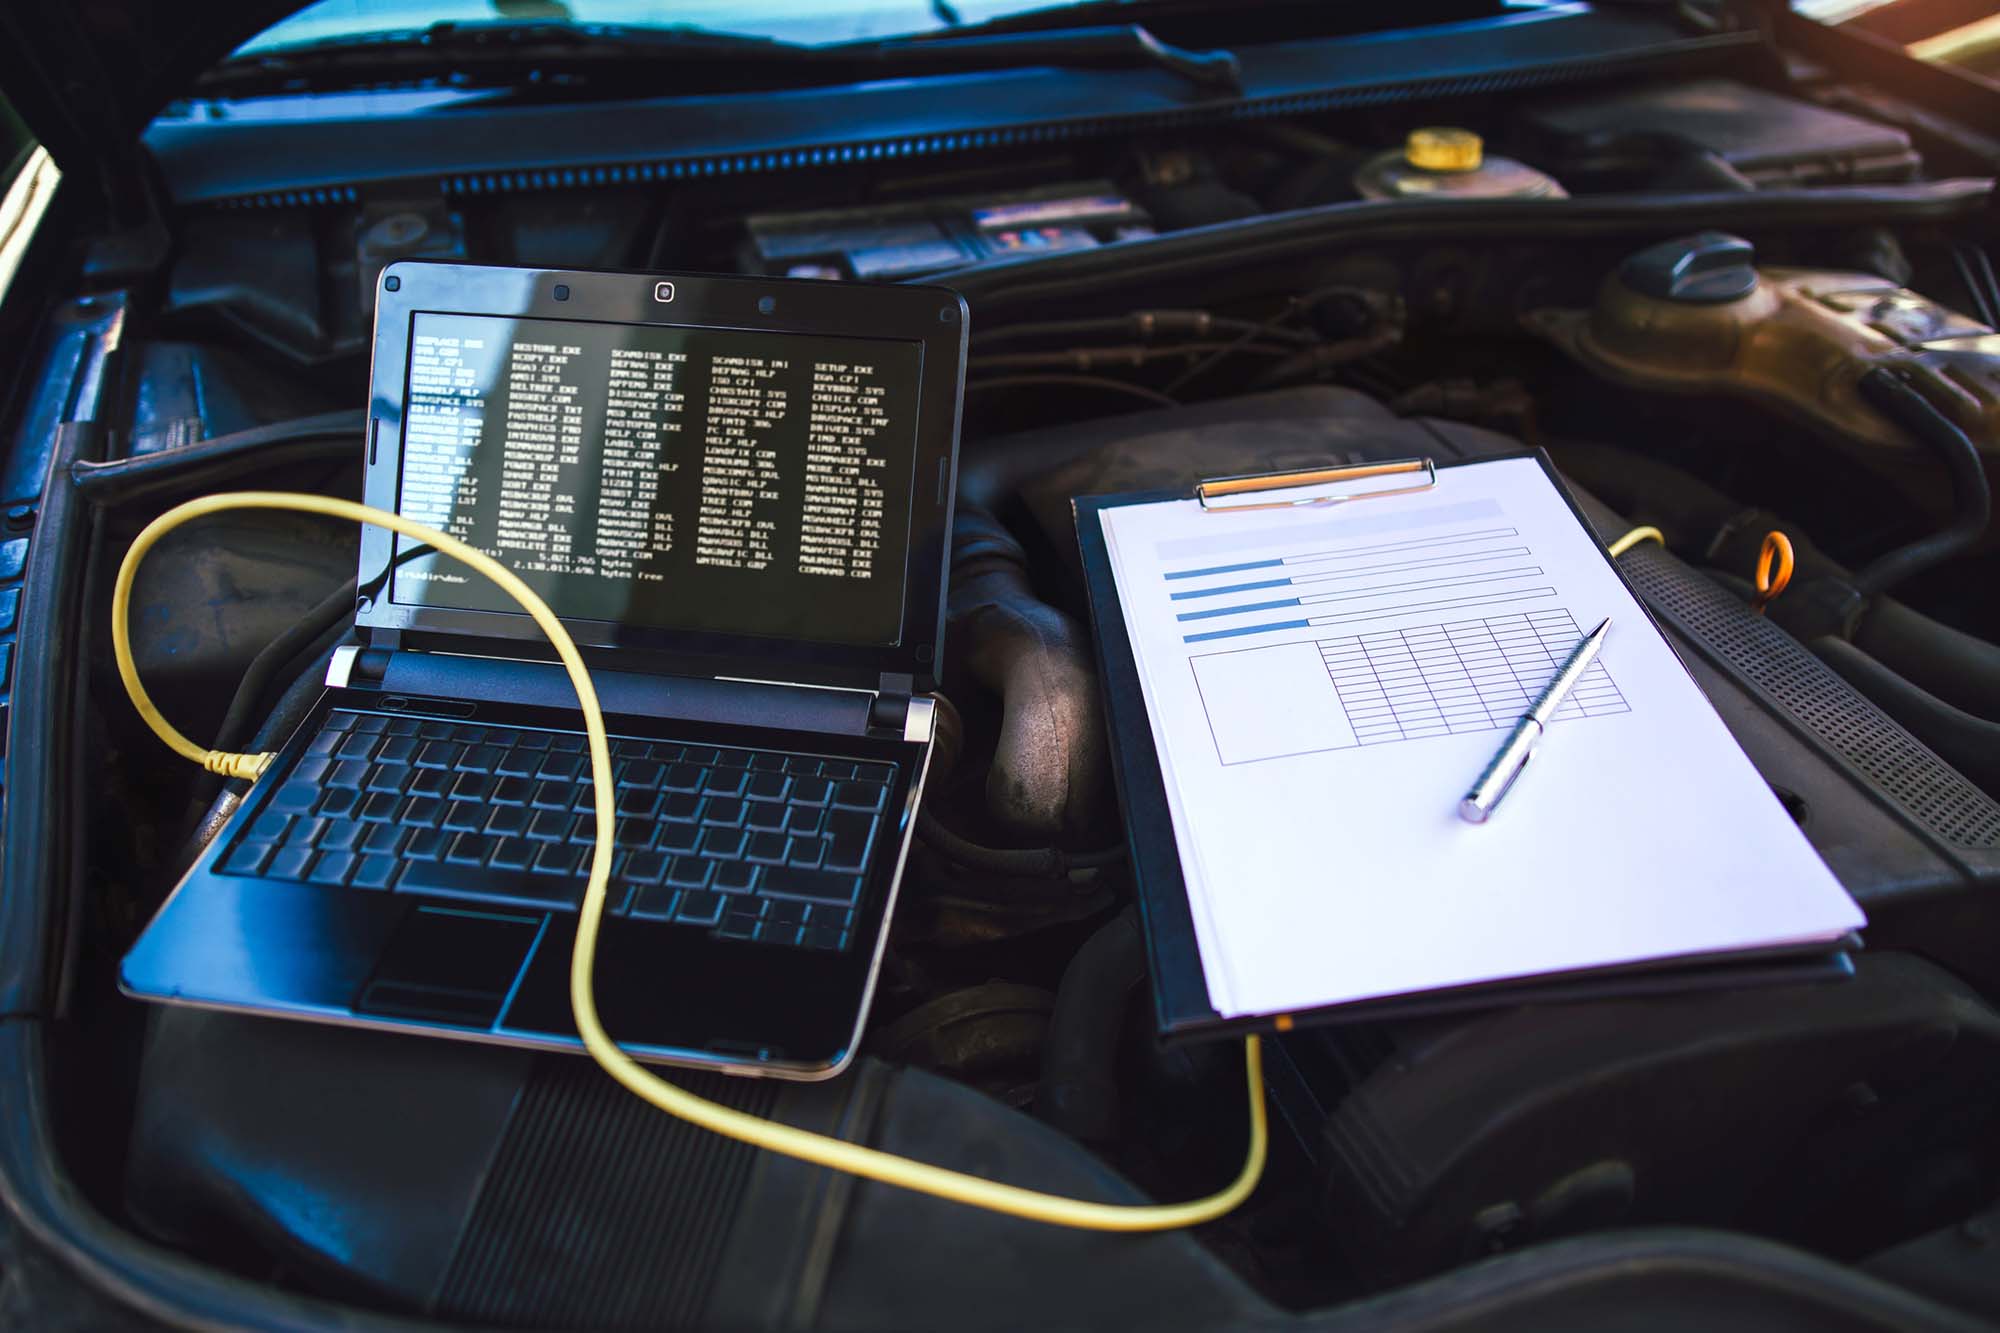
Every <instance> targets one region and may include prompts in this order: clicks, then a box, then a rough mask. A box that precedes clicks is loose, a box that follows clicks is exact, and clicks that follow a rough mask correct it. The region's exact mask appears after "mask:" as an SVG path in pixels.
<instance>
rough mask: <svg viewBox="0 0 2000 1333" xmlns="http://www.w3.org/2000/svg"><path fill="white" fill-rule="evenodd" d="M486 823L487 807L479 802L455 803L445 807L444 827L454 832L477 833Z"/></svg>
mask: <svg viewBox="0 0 2000 1333" xmlns="http://www.w3.org/2000/svg"><path fill="white" fill-rule="evenodd" d="M485 822H486V807H485V806H483V805H481V804H479V802H477V801H453V802H452V803H451V804H450V805H449V806H446V807H445V812H444V826H445V827H446V828H448V829H451V830H452V831H453V832H456V833H472V832H476V831H477V830H478V828H479V826H480V825H481V824H483V823H485Z"/></svg>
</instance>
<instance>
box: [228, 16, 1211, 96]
mask: <svg viewBox="0 0 2000 1333" xmlns="http://www.w3.org/2000/svg"><path fill="white" fill-rule="evenodd" d="M651 64H658V65H662V66H672V67H674V68H676V69H678V70H684V71H686V70H702V69H707V70H710V71H713V72H715V73H716V74H717V76H718V78H719V79H721V80H723V81H724V82H726V83H729V84H731V85H732V86H733V85H737V84H740V83H741V78H740V76H741V74H742V73H743V72H744V71H747V70H750V69H753V68H762V69H768V70H771V71H772V72H773V73H774V74H776V75H777V76H778V82H779V83H780V84H782V85H785V86H794V85H799V84H807V83H832V82H838V81H841V80H858V79H867V78H880V77H894V76H899V75H920V74H945V73H953V72H957V71H971V70H987V69H1011V68H1014V67H1016V66H1021V65H1054V66H1059V67H1080V68H1101V67H1106V66H1109V67H1119V68H1123V67H1132V66H1152V67H1155V68H1158V69H1163V70H1166V71H1168V72H1170V73H1172V74H1175V75H1178V76H1179V77H1181V78H1184V79H1186V80H1188V81H1189V82H1190V83H1193V84H1195V85H1196V86H1198V87H1201V88H1212V89H1217V90H1220V91H1224V92H1229V93H1236V92H1240V91H1241V90H1242V80H1241V70H1240V67H1239V65H1238V63H1237V60H1236V57H1235V56H1234V55H1232V54H1231V53H1230V52H1228V51H1185V50H1182V49H1180V48H1179V47H1174V46H1169V45H1167V44H1166V43H1165V42H1162V41H1161V40H1159V38H1157V37H1155V36H1153V34H1152V33H1150V32H1148V31H1146V30H1145V29H1144V28H1142V27H1139V26H1138V25H1136V24H1128V25H1124V26H1119V27H1101V28H1061V29H1053V30H1048V31H1034V32H1019V33H980V32H976V31H974V32H965V33H946V34H943V35H939V36H935V37H916V38H897V39H892V40H885V41H877V42H853V43H847V44H844V45H840V46H819V47H814V46H799V45H796V44H793V43H790V42H781V41H776V40H773V39H771V38H765V37H749V36H742V35H739V34H735V33H724V32H709V31H705V30H702V29H689V28H664V29H662V28H644V27H626V26H621V25H610V24H588V25H575V26H571V25H566V24H557V23H539V22H538V23H505V22H503V23H439V24H434V25H432V26H431V27H430V28H427V29H423V30H420V31H415V32H406V33H395V34H372V35H370V36H368V37H365V38H346V39H333V40H329V41H325V42H315V43H312V44H311V45H307V46H299V47H294V48H288V49H281V50H276V51H267V52H254V53H251V54H249V55H242V56H236V57H233V58H232V59H229V60H226V61H224V62H223V63H222V64H220V65H218V66H216V67H215V68H214V69H213V70H210V71H209V72H208V73H207V74H205V75H203V76H202V78H201V79H200V81H199V83H198V84H197V87H198V89H199V90H200V91H201V92H202V93H205V94H208V95H210V96H220V97H251V96H257V95H259V94H269V93H286V92H300V91H320V90H325V89H329V88H351V87H359V86H365V85H367V84H369V83H371V82H377V81H381V80H412V79H425V78H431V79H456V78H469V79H470V80H471V81H472V82H473V83H474V84H476V85H483V86H488V87H491V86H495V85H498V84H502V83H504V81H505V80H504V79H503V78H502V77H500V75H501V74H507V75H511V74H514V73H516V72H518V71H520V70H524V69H537V70H541V71H543V72H559V73H561V74H563V75H566V76H583V77H586V78H587V77H589V76H590V75H591V74H592V73H593V72H604V73H613V72H615V71H617V70H619V69H621V68H622V69H633V68H640V67H644V66H647V65H651Z"/></svg>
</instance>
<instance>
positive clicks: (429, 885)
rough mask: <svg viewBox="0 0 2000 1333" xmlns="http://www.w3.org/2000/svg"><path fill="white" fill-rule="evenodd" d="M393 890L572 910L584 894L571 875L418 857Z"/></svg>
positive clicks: (484, 901) (579, 884)
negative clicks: (556, 874) (495, 868)
mask: <svg viewBox="0 0 2000 1333" xmlns="http://www.w3.org/2000/svg"><path fill="white" fill-rule="evenodd" d="M396 892H398V893H428V894H435V895H437V896H439V897H444V898H469V899H472V900H474V901H476V902H483V903H495V904H502V903H504V904H515V905H519V906H523V907H541V908H551V907H553V908H566V909H568V910H570V911H574V910H575V909H576V906H577V904H578V903H579V902H580V901H581V900H582V898H583V881H582V880H580V879H578V878H576V877H575V876H573V875H565V876H555V875H531V874H528V873H526V872H524V871H520V870H494V869H491V868H489V867H481V866H468V865H454V864H452V863H451V862H449V861H418V862H413V863H412V864H410V865H409V866H407V867H405V868H404V870H403V877H402V878H401V879H400V880H398V881H397V882H396Z"/></svg>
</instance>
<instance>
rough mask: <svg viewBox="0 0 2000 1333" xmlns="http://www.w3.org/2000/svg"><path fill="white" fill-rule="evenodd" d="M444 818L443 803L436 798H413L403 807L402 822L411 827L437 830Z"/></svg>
mask: <svg viewBox="0 0 2000 1333" xmlns="http://www.w3.org/2000/svg"><path fill="white" fill-rule="evenodd" d="M443 817H444V802H443V801H440V800H439V799H438V798H437V797H435V796H412V797H411V798H410V800H409V804H407V805H405V806H404V807H403V813H402V816H401V822H402V823H404V824H406V825H409V826H411V827H418V828H436V827H437V822H438V820H440V819H442V818H443Z"/></svg>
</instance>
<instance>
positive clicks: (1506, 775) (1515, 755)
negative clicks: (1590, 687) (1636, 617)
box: [1458, 616, 1611, 824]
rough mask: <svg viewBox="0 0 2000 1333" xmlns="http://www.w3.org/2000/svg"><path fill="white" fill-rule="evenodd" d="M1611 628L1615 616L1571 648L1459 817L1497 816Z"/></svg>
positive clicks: (1471, 819)
mask: <svg viewBox="0 0 2000 1333" xmlns="http://www.w3.org/2000/svg"><path fill="white" fill-rule="evenodd" d="M1610 632H1611V617H1610V616H1606V617H1605V618H1604V623H1603V624H1601V625H1599V626H1598V627H1597V628H1596V629H1594V630H1592V631H1591V632H1590V633H1588V634H1586V635H1584V636H1583V641H1582V642H1581V643H1579V644H1577V645H1576V647H1574V648H1572V649H1571V650H1570V654H1569V656H1568V657H1566V658H1564V659H1563V664H1562V665H1561V666H1559V667H1557V668H1556V674H1555V678H1554V679H1552V680H1551V681H1549V683H1548V684H1547V685H1544V686H1543V687H1542V692H1541V693H1540V694H1538V695H1536V696H1535V701H1534V702H1533V703H1531V704H1529V705H1528V711H1527V712H1525V713H1523V714H1521V720H1520V721H1519V722H1516V723H1515V724H1514V729H1513V730H1512V731H1510V732H1508V733H1507V740H1506V742H1505V743H1504V744H1502V745H1501V747H1500V752H1499V753H1498V754H1496V755H1494V756H1493V761H1492V762H1491V763H1489V764H1488V765H1486V770H1485V772H1483V773H1481V774H1480V775H1479V780H1478V781H1477V782H1475V783H1473V784H1472V790H1471V791H1469V792H1467V793H1466V794H1465V799H1464V800H1462V801H1460V802H1459V803H1458V814H1459V818H1461V819H1463V820H1465V821H1467V822H1468V823H1472V824H1484V823H1485V822H1486V821H1487V820H1489V819H1491V818H1492V817H1493V811H1494V810H1495V809H1496V808H1497V807H1498V806H1499V804H1500V798H1501V797H1503V796H1505V795H1506V794H1507V792H1508V790H1509V789H1510V788H1512V787H1513V785H1514V780H1515V779H1516V778H1518V777H1520V776H1521V770H1522V769H1524V768H1526V767H1527V766H1528V760H1530V759H1532V758H1534V755H1535V747H1536V746H1537V745H1539V744H1540V743H1541V740H1542V733H1543V732H1545V731H1547V730H1548V726H1549V719H1550V718H1552V717H1554V716H1555V713H1556V709H1558V708H1560V707H1562V701H1563V700H1564V699H1565V698H1567V697H1568V696H1569V692H1570V690H1571V689H1572V688H1574V687H1575V685H1576V682H1577V680H1578V678H1579V677H1581V676H1582V675H1583V673H1584V671H1585V669H1587V668H1588V667H1589V666H1590V664H1591V662H1592V661H1594V660H1595V659H1596V657H1597V650H1598V649H1600V648H1602V647H1603V646H1604V636H1605V635H1607V634H1609V633H1610Z"/></svg>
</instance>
